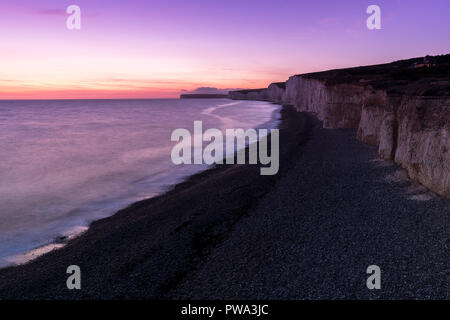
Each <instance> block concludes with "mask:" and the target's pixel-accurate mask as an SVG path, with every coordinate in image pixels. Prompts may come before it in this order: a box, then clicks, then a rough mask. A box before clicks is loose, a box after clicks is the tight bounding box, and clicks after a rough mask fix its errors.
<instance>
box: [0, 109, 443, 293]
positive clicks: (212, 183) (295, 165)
mask: <svg viewBox="0 0 450 320" xmlns="http://www.w3.org/2000/svg"><path fill="white" fill-rule="evenodd" d="M282 118H283V119H282V122H281V127H280V171H279V173H278V174H277V175H275V176H261V175H260V174H259V173H260V170H259V167H258V166H256V165H221V166H218V167H216V168H214V169H211V170H208V171H205V172H202V173H200V174H198V175H195V176H193V177H192V178H190V179H189V180H188V181H186V182H184V183H181V184H179V185H177V186H176V187H175V188H174V189H173V190H171V191H169V192H168V193H166V194H164V195H161V196H159V197H156V198H153V199H150V200H145V201H141V202H138V203H135V204H133V205H131V206H130V207H128V208H126V209H124V210H121V211H119V212H118V213H116V214H115V215H114V216H112V217H109V218H106V219H103V220H99V221H96V222H94V223H93V224H92V225H91V226H90V228H89V230H88V231H87V232H86V233H85V234H83V235H82V236H80V237H78V238H76V239H74V240H72V241H70V242H69V243H68V244H67V245H66V246H65V247H63V248H62V249H59V250H55V251H53V252H50V253H48V254H46V255H44V256H42V257H40V258H38V259H36V260H34V261H32V262H30V263H28V264H25V265H22V266H18V267H11V268H6V269H2V270H0V299H185V298H186V299H344V298H346V299H371V298H374V299H375V298H383V299H393V298H418V299H420V298H423V299H428V298H434V299H448V298H449V297H450V292H449V282H448V279H449V275H450V259H449V253H448V252H449V251H448V247H449V245H450V223H449V222H450V219H449V212H450V201H449V200H447V199H443V198H439V197H431V199H428V200H427V201H418V200H414V199H409V195H408V194H407V192H406V189H407V182H402V181H397V182H396V181H391V180H389V179H386V177H388V176H390V175H392V174H393V173H394V172H395V171H396V170H398V168H396V167H395V166H393V165H379V164H378V162H376V161H373V160H374V159H377V150H376V148H375V147H373V146H369V145H365V144H362V143H360V142H358V141H357V140H356V139H355V130H353V129H337V130H327V129H322V127H321V124H320V123H319V122H318V121H317V120H316V119H315V117H314V116H311V115H308V114H305V113H297V112H295V111H294V110H293V109H292V108H289V107H285V108H284V109H283V111H282ZM372 264H375V265H378V266H380V268H381V270H382V289H381V290H372V291H371V290H368V289H367V287H366V279H367V277H368V275H367V274H366V268H367V267H368V266H369V265H372ZM69 265H78V266H80V268H81V273H82V289H81V290H68V289H67V288H66V279H67V276H68V275H67V274H66V269H67V267H68V266H69Z"/></svg>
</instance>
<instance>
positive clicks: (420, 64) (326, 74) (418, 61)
mask: <svg viewBox="0 0 450 320" xmlns="http://www.w3.org/2000/svg"><path fill="white" fill-rule="evenodd" d="M299 76H302V77H306V78H313V79H318V80H322V81H325V83H326V85H336V84H344V83H346V84H352V83H354V84H360V85H361V84H362V85H370V86H372V87H373V88H374V89H385V90H387V92H388V94H392V95H395V94H407V95H419V96H450V54H447V55H440V56H426V57H422V58H413V59H408V60H400V61H395V62H392V63H386V64H379V65H372V66H362V67H355V68H347V69H335V70H329V71H322V72H314V73H307V74H302V75H299Z"/></svg>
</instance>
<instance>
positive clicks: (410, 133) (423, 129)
mask: <svg viewBox="0 0 450 320" xmlns="http://www.w3.org/2000/svg"><path fill="white" fill-rule="evenodd" d="M397 119H398V137H397V141H396V144H397V148H396V150H395V158H394V160H395V162H396V163H398V164H400V165H401V166H402V167H403V168H405V169H406V170H407V171H408V174H409V176H410V177H411V178H413V179H417V180H418V181H419V182H421V183H422V184H424V185H425V186H427V187H428V188H430V189H431V190H433V191H435V192H437V193H439V194H441V195H444V196H447V197H450V98H448V97H447V98H444V97H426V98H425V97H406V98H404V99H403V100H402V102H401V104H400V106H399V108H398V110H397Z"/></svg>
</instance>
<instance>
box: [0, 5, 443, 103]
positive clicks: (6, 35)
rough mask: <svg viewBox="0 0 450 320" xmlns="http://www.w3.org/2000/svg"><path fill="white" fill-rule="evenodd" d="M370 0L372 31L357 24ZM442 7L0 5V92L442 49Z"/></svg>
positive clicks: (137, 89)
mask: <svg viewBox="0 0 450 320" xmlns="http://www.w3.org/2000/svg"><path fill="white" fill-rule="evenodd" d="M71 4H76V5H78V6H80V8H81V13H82V28H81V30H78V31H70V30H68V29H67V28H66V19H67V17H68V14H66V13H65V11H66V8H67V7H68V6H69V5H71ZM371 4H376V5H378V6H380V7H381V13H382V20H381V23H382V30H372V31H371V30H368V29H367V27H366V19H367V17H368V15H367V14H366V8H367V7H368V6H369V5H371ZM449 13H450V1H449V0H429V1H416V0H411V1H407V0H405V1H400V0H387V1H363V0H346V1H335V0H333V1H320V0H315V1H306V0H305V1H301V0H296V1H291V0H283V1H266V0H239V1H234V0H227V1H217V0H209V1H198V0H189V1H188V0H184V1H171V0H163V1H149V0H146V1H133V0H128V1H103V0H87V1H85V0H71V1H64V0H46V1H45V0H33V1H24V0H15V1H8V2H6V1H2V2H1V3H0V43H1V50H0V61H1V68H0V98H95V97H98V98H109V97H110V98H116V97H174V96H176V95H178V94H179V92H180V91H181V90H183V89H184V90H193V89H195V88H196V87H217V88H255V87H263V86H267V85H268V84H269V83H270V82H273V81H284V80H286V79H287V78H288V77H289V76H290V75H292V74H297V73H303V72H310V71H318V70H325V69H330V68H341V67H349V66H356V65H367V64H375V63H383V62H389V61H393V60H397V59H403V58H410V57H416V56H423V55H426V54H445V53H450V19H448V15H449Z"/></svg>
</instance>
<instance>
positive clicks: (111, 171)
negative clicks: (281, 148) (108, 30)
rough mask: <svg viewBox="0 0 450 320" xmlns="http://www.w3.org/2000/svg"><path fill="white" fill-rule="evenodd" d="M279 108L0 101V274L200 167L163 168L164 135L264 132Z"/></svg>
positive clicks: (225, 103) (214, 102)
mask: <svg viewBox="0 0 450 320" xmlns="http://www.w3.org/2000/svg"><path fill="white" fill-rule="evenodd" d="M279 110H280V106H277V105H274V104H270V103H266V102H258V101H232V100H227V99H187V100H178V99H161V100H156V99H153V100H53V101H43V100H40V101H0V157H1V161H0V267H4V266H6V265H10V264H18V263H23V262H25V261H28V260H30V259H32V258H33V257H35V256H37V255H39V254H42V253H44V252H46V251H49V250H52V249H53V248H55V247H60V246H62V245H63V244H62V243H63V241H62V240H63V239H64V240H67V239H70V238H71V237H73V236H75V235H77V234H79V233H80V232H82V231H84V230H86V229H87V226H88V224H89V223H90V222H92V221H94V220H97V219H100V218H103V217H106V216H109V215H112V214H114V213H115V212H116V211H117V210H119V209H121V208H124V207H126V206H127V205H129V204H131V203H133V202H135V201H138V200H142V199H145V198H150V197H153V196H155V195H158V194H160V193H162V192H164V191H167V190H168V189H169V188H170V187H171V186H173V185H174V184H176V183H178V182H180V181H182V180H184V179H185V178H186V177H188V176H190V175H192V174H194V173H197V172H199V171H201V170H205V169H206V168H208V166H206V165H179V166H176V165H174V164H173V163H172V161H171V158H170V153H171V149H172V147H173V146H174V145H175V144H177V142H172V141H171V134H172V131H173V130H175V129H177V128H185V129H188V130H189V131H190V132H191V133H193V122H194V120H202V121H203V131H205V130H206V129H208V128H217V129H221V130H222V131H223V132H224V131H225V129H230V128H243V129H248V128H274V127H276V126H277V124H278V118H279ZM58 239H59V240H60V241H58ZM55 240H56V242H55ZM58 242H60V243H58Z"/></svg>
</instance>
